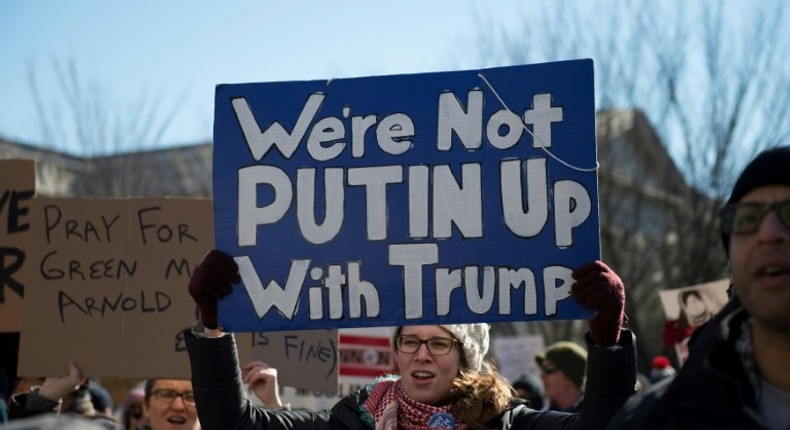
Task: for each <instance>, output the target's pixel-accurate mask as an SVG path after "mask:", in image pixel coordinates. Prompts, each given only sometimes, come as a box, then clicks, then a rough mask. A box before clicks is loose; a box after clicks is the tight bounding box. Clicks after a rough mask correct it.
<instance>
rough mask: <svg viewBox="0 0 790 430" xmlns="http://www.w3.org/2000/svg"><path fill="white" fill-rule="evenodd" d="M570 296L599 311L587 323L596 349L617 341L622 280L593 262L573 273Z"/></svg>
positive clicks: (601, 265) (621, 302)
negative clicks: (597, 346)
mask: <svg viewBox="0 0 790 430" xmlns="http://www.w3.org/2000/svg"><path fill="white" fill-rule="evenodd" d="M571 276H573V279H575V280H576V282H574V284H573V285H571V292H572V293H573V297H574V298H575V299H576V301H577V302H579V304H581V305H582V306H584V307H585V308H589V309H598V314H597V315H595V316H594V317H593V318H592V319H591V320H590V321H589V324H590V337H592V340H593V342H595V344H596V345H599V346H612V345H614V344H616V343H617V341H618V340H620V328H621V327H622V326H623V321H624V319H625V315H624V313H623V308H624V307H625V287H624V286H623V281H621V280H620V277H619V276H617V274H616V273H614V271H612V269H610V268H609V266H607V265H606V264H604V263H603V262H602V261H599V260H595V261H594V262H592V263H588V264H585V265H584V266H581V267H579V268H577V269H576V270H574V271H573V273H572V274H571Z"/></svg>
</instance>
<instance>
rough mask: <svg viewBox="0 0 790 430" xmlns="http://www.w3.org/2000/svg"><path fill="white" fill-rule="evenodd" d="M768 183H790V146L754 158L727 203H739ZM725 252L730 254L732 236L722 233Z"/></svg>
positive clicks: (736, 182)
mask: <svg viewBox="0 0 790 430" xmlns="http://www.w3.org/2000/svg"><path fill="white" fill-rule="evenodd" d="M766 185H790V146H779V147H776V148H771V149H766V150H765V151H763V152H761V153H760V154H758V155H757V157H755V159H754V160H752V161H751V162H750V163H749V164H748V165H747V166H746V168H745V169H743V172H742V173H741V176H739V177H738V180H737V181H735V186H734V187H733V188H732V194H730V198H729V200H727V204H731V203H737V202H738V201H740V200H741V198H742V197H743V196H745V195H746V194H748V193H749V192H750V191H752V190H753V189H755V188H760V187H763V186H766ZM721 240H722V243H723V244H724V252H726V253H727V255H729V254H730V236H729V235H726V234H724V232H722V233H721Z"/></svg>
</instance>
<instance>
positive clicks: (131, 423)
mask: <svg viewBox="0 0 790 430" xmlns="http://www.w3.org/2000/svg"><path fill="white" fill-rule="evenodd" d="M144 387H145V382H143V383H141V384H138V385H137V386H136V387H134V388H132V389H131V390H129V392H128V393H126V397H125V398H124V399H123V402H121V407H120V411H119V412H120V413H119V415H120V416H119V419H120V421H121V425H122V426H123V429H124V430H137V429H138V428H139V427H140V426H141V425H143V424H147V420H146V419H145V417H144V415H143V403H144V402H145V388H144Z"/></svg>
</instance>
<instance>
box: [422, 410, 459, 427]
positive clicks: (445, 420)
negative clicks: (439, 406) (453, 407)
mask: <svg viewBox="0 0 790 430" xmlns="http://www.w3.org/2000/svg"><path fill="white" fill-rule="evenodd" d="M428 427H430V428H432V429H452V428H454V427H455V418H453V416H452V415H450V414H448V413H447V412H437V413H435V414H433V416H431V418H429V419H428Z"/></svg>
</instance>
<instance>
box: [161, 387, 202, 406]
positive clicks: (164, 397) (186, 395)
mask: <svg viewBox="0 0 790 430" xmlns="http://www.w3.org/2000/svg"><path fill="white" fill-rule="evenodd" d="M153 395H154V397H156V398H157V399H159V400H161V401H163V402H166V403H171V402H173V401H174V400H175V399H176V397H181V399H182V400H183V401H184V403H186V404H188V405H189V406H195V393H193V392H192V391H185V392H183V393H179V392H178V391H175V390H167V389H165V390H154V392H153Z"/></svg>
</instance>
